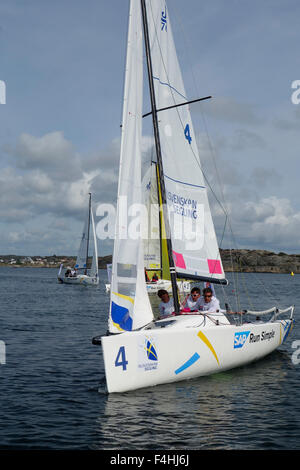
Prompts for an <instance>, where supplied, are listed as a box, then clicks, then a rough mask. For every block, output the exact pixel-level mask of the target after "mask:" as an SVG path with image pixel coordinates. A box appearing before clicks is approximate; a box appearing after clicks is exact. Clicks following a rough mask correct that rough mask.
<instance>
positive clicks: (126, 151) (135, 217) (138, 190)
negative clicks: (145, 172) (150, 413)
mask: <svg viewBox="0 0 300 470" xmlns="http://www.w3.org/2000/svg"><path fill="white" fill-rule="evenodd" d="M142 87H143V42H142V24H141V7H140V1H131V4H130V12H129V26H128V42H127V56H126V70H125V85H124V101H123V117H122V137H121V151H120V170H119V185H118V203H117V219H116V233H115V242H114V252H113V263H112V281H111V297H110V315H109V331H110V332H111V333H120V332H123V331H131V330H135V329H137V328H140V327H142V326H144V325H145V324H147V323H149V322H150V321H151V320H152V319H153V313H152V309H151V305H150V301H149V297H148V295H147V290H146V284H145V273H144V252H143V240H142V228H141V226H142V184H141V138H142V131H141V128H142V94H143V93H142ZM138 227H139V229H138ZM137 312H138V315H137Z"/></svg>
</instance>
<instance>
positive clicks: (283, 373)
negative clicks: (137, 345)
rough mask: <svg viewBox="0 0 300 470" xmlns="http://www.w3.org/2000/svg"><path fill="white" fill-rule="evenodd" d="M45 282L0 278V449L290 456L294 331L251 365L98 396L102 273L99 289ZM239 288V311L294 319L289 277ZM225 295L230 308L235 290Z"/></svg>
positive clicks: (295, 432)
mask: <svg viewBox="0 0 300 470" xmlns="http://www.w3.org/2000/svg"><path fill="white" fill-rule="evenodd" d="M56 274H57V273H56V270H54V269H38V268H36V269H34V268H0V293H1V314H0V322H1V327H0V340H1V341H4V343H5V345H6V363H5V364H2V365H0V409H1V415H0V448H1V449H120V450H122V449H123V450H124V449H137V450H151V449H166V450H167V449H299V448H300V425H299V422H300V364H299V365H296V364H293V362H292V354H293V353H295V351H296V350H295V349H293V348H292V343H293V341H296V340H300V330H299V324H298V322H297V321H296V323H295V327H294V330H293V332H292V335H291V336H290V337H289V338H288V340H287V342H286V343H284V345H282V346H281V347H280V349H279V350H278V351H275V352H274V353H273V354H271V355H270V356H268V357H267V358H265V359H263V360H261V361H259V362H257V363H255V364H252V365H249V366H247V367H243V368H239V369H235V370H232V371H228V372H225V373H220V374H216V375H213V376H210V377H203V378H198V379H195V380H191V381H187V382H178V383H175V384H168V385H160V386H156V387H153V388H147V389H144V390H138V391H135V392H128V393H124V394H112V395H107V393H106V389H105V376H104V368H103V361H102V352H101V347H98V346H94V345H92V343H91V339H92V337H93V336H96V335H98V334H102V333H103V334H104V333H105V332H106V329H107V311H108V306H109V297H108V295H107V294H106V293H105V288H104V281H106V273H105V271H100V279H101V280H102V281H103V282H102V283H101V284H100V285H99V286H98V287H84V286H70V285H61V284H58V283H57V282H56ZM228 277H229V278H230V279H231V280H232V279H233V276H228ZM261 281H263V285H262V284H261ZM241 282H242V283H246V285H247V291H246V293H245V294H241V297H240V300H241V301H242V302H243V303H245V304H246V303H247V302H249V305H246V308H251V306H252V302H254V301H255V300H256V299H257V298H258V297H260V304H259V308H261V307H268V306H273V305H275V303H276V300H278V302H279V304H280V305H281V306H288V305H291V304H295V305H296V311H295V317H296V320H297V317H298V311H299V305H300V275H295V276H293V277H292V276H290V275H272V274H261V275H254V274H247V275H244V277H243V279H242V280H241ZM227 291H228V292H229V301H230V302H232V303H234V302H235V300H232V299H233V295H234V291H235V284H234V283H231V284H230V286H229V287H228V288H227ZM270 293H272V294H273V296H274V297H273V299H270V298H269V294H270ZM217 294H218V296H219V297H220V299H221V298H222V291H221V290H219V291H217ZM249 299H250V300H249ZM275 299H276V300H275ZM299 356H300V355H299Z"/></svg>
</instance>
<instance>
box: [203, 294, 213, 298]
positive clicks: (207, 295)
mask: <svg viewBox="0 0 300 470" xmlns="http://www.w3.org/2000/svg"><path fill="white" fill-rule="evenodd" d="M204 297H212V295H211V294H204Z"/></svg>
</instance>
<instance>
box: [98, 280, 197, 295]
mask: <svg viewBox="0 0 300 470" xmlns="http://www.w3.org/2000/svg"><path fill="white" fill-rule="evenodd" d="M177 286H178V289H179V292H182V293H185V294H189V293H190V291H191V283H190V281H178V282H177ZM146 287H147V292H148V294H157V292H158V291H159V290H160V289H165V290H166V291H168V292H169V294H172V284H171V281H166V280H165V279H159V280H158V281H157V282H147V283H146ZM105 289H106V292H110V284H105Z"/></svg>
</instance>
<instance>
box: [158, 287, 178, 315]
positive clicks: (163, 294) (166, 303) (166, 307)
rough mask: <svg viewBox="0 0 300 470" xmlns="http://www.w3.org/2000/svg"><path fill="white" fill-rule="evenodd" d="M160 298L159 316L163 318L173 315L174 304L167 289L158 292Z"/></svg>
mask: <svg viewBox="0 0 300 470" xmlns="http://www.w3.org/2000/svg"><path fill="white" fill-rule="evenodd" d="M157 295H158V297H159V298H160V299H161V303H160V304H159V306H158V308H159V315H160V317H161V318H163V317H166V316H169V315H171V314H172V313H173V312H174V302H173V299H170V296H169V294H168V292H167V291H166V290H165V289H160V290H159V291H158V292H157Z"/></svg>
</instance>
